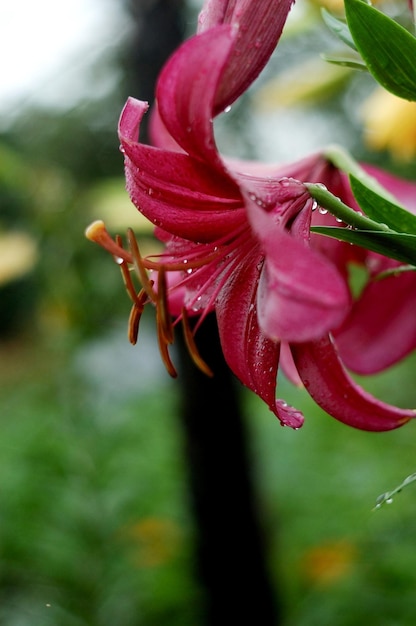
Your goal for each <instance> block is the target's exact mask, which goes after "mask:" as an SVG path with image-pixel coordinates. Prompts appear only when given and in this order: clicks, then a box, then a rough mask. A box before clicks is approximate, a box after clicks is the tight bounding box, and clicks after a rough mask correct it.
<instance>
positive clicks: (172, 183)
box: [119, 98, 245, 241]
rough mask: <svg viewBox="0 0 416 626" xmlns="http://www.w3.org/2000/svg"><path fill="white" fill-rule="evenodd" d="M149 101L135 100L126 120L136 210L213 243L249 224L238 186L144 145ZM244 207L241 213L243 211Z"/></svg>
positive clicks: (124, 144)
mask: <svg viewBox="0 0 416 626" xmlns="http://www.w3.org/2000/svg"><path fill="white" fill-rule="evenodd" d="M146 110H147V103H145V102H141V101H140V100H135V99H134V98H129V99H128V101H127V103H126V105H125V107H124V109H123V111H122V114H121V116H120V122H119V138H120V142H121V148H122V151H123V152H124V154H125V170H126V185H127V190H128V192H129V194H130V197H131V199H132V201H133V203H134V204H135V205H136V207H137V208H138V209H139V210H140V211H141V212H142V213H143V214H144V215H145V216H146V217H147V218H148V219H149V220H151V221H152V222H153V223H154V224H156V225H158V226H160V227H161V228H163V229H164V230H167V231H169V232H170V233H172V234H173V235H178V236H181V237H184V238H187V239H192V240H194V241H211V240H212V239H215V238H217V237H221V236H223V235H225V234H227V233H228V232H229V231H230V230H232V229H234V228H235V227H237V226H238V225H240V224H241V222H242V221H243V220H245V216H244V209H243V207H242V200H241V195H240V191H239V188H238V186H237V185H236V183H234V181H233V180H232V179H231V178H230V177H229V176H227V175H226V174H224V175H221V174H220V173H219V172H218V171H216V170H215V169H214V168H211V167H210V166H209V165H208V164H206V163H203V162H201V161H199V160H197V159H193V158H191V157H189V156H188V155H186V154H184V153H182V152H181V153H179V152H169V151H167V150H162V149H159V148H154V147H153V146H148V145H145V144H141V143H138V139H139V130H140V123H141V120H142V117H143V115H144V113H145V112H146ZM238 209H239V210H238Z"/></svg>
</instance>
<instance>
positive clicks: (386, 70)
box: [345, 0, 416, 100]
mask: <svg viewBox="0 0 416 626" xmlns="http://www.w3.org/2000/svg"><path fill="white" fill-rule="evenodd" d="M345 13H346V17H347V24H348V27H349V30H350V32H351V35H352V37H353V39H354V42H355V45H356V47H357V49H358V51H359V53H360V54H361V56H362V58H363V59H364V61H365V63H366V65H367V68H368V71H369V72H370V73H371V74H372V75H373V77H374V78H375V79H376V81H377V82H378V83H380V85H382V87H384V88H385V89H387V91H390V92H391V93H393V94H395V95H396V96H399V97H400V98H405V99H406V100H416V38H415V37H414V36H413V35H412V34H411V33H409V32H408V31H407V30H406V29H405V28H403V27H402V26H400V24H397V22H395V21H394V20H392V19H391V18H389V17H388V16H386V15H384V14H383V13H381V11H378V10H377V9H375V8H374V7H372V6H370V5H369V4H367V3H366V2H363V0H345Z"/></svg>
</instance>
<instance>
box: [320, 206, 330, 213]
mask: <svg viewBox="0 0 416 626" xmlns="http://www.w3.org/2000/svg"><path fill="white" fill-rule="evenodd" d="M318 211H319V213H320V214H321V215H326V214H327V213H328V209H324V208H323V207H322V206H320V207H319V209H318Z"/></svg>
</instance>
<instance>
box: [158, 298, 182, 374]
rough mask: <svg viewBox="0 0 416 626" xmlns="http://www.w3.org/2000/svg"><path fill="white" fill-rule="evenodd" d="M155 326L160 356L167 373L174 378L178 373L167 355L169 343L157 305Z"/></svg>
mask: <svg viewBox="0 0 416 626" xmlns="http://www.w3.org/2000/svg"><path fill="white" fill-rule="evenodd" d="M156 327H157V340H158V344H159V352H160V356H161V357H162V361H163V363H164V365H165V367H166V370H167V372H168V374H169V375H170V376H172V378H176V377H177V375H178V373H177V371H176V369H175V366H174V365H173V363H172V361H171V358H170V355H169V350H168V345H169V344H168V343H167V342H166V339H165V336H164V334H163V329H162V323H161V320H160V316H159V307H158V308H157V309H156Z"/></svg>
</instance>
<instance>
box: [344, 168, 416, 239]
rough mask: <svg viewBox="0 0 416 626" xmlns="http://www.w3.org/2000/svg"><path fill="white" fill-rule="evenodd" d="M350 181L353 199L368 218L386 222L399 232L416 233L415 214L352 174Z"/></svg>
mask: <svg viewBox="0 0 416 626" xmlns="http://www.w3.org/2000/svg"><path fill="white" fill-rule="evenodd" d="M350 183H351V189H352V192H353V194H354V196H355V199H356V200H357V202H358V204H359V206H360V207H361V209H362V210H363V211H364V213H365V214H366V215H367V216H368V217H369V218H371V219H372V220H374V221H375V222H381V223H383V224H387V226H389V228H391V229H392V230H396V231H398V232H400V233H410V234H413V235H416V216H415V215H413V214H412V213H409V211H406V209H404V208H402V207H401V206H399V205H398V204H394V203H393V202H390V200H387V198H385V197H383V196H380V195H379V194H377V193H376V192H375V191H373V190H372V189H370V188H369V187H367V186H366V185H364V184H363V183H362V182H361V181H359V180H358V178H355V177H354V176H350Z"/></svg>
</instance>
